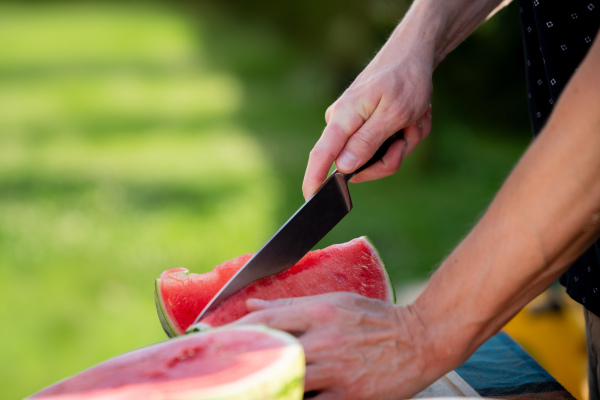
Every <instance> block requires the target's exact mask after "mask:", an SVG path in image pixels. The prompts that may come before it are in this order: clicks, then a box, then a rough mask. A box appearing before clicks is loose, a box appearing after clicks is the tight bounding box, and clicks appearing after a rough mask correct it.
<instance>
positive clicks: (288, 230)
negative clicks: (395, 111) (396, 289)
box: [188, 130, 403, 331]
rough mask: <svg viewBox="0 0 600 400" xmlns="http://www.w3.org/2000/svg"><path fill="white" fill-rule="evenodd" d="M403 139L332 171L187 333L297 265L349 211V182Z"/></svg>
mask: <svg viewBox="0 0 600 400" xmlns="http://www.w3.org/2000/svg"><path fill="white" fill-rule="evenodd" d="M402 137H403V131H402V130H400V131H398V132H396V133H395V134H393V135H392V136H391V137H389V138H388V139H387V140H386V141H385V142H384V143H383V144H382V145H381V147H380V148H379V149H378V150H377V152H376V153H375V154H374V155H373V157H372V158H371V159H370V160H369V161H367V162H366V163H365V164H364V165H363V166H361V167H360V168H358V169H357V170H356V171H354V172H352V173H349V174H342V173H341V172H339V171H337V170H335V171H334V172H333V173H332V174H331V175H330V176H329V178H328V179H327V180H326V181H325V183H323V185H322V186H321V188H320V189H319V190H318V191H317V192H316V193H315V194H314V195H313V196H312V197H311V198H309V199H308V200H307V201H306V202H305V203H304V204H303V205H302V206H301V207H300V208H299V209H298V210H297V211H296V212H295V213H294V215H292V216H291V217H290V219H288V220H287V222H286V223H285V224H283V226H282V227H281V228H279V230H278V231H277V232H275V234H274V235H273V236H272V237H271V238H270V239H269V240H268V241H267V242H266V243H265V244H264V245H263V246H262V247H261V248H260V250H258V251H257V252H256V253H255V254H254V256H252V258H250V260H248V261H247V262H246V264H244V266H243V267H242V268H240V269H239V270H238V271H237V273H236V274H235V275H233V276H232V277H231V278H230V279H229V281H228V282H227V283H226V284H225V285H224V286H223V287H222V288H221V290H219V292H218V293H217V294H216V295H215V296H214V297H213V298H212V299H211V301H210V302H209V303H208V304H207V305H206V306H205V307H204V309H203V310H202V312H200V314H198V316H197V317H196V320H195V321H194V323H193V324H192V325H191V326H190V328H188V331H191V330H194V325H196V324H197V323H198V322H199V321H200V320H201V319H202V318H203V317H205V316H206V315H207V314H208V313H210V312H212V311H213V310H214V309H216V308H217V307H218V306H219V305H220V304H221V303H222V302H223V301H224V300H225V299H227V298H228V297H229V296H231V295H232V294H233V293H235V292H237V291H238V290H240V289H242V288H243V287H245V286H247V285H248V284H250V283H252V282H254V281H256V280H258V279H260V278H264V277H266V276H269V275H273V274H276V273H278V272H281V271H283V270H285V269H287V268H289V267H291V266H292V265H294V264H296V263H297V262H298V261H299V260H300V259H301V258H302V257H304V255H305V254H306V253H308V252H309V251H310V250H311V249H312V248H313V247H314V246H315V245H316V244H317V243H318V242H319V241H320V240H321V239H323V238H324V237H325V235H327V233H329V231H331V229H333V227H335V226H336V225H337V224H338V222H340V221H341V220H342V219H343V218H344V217H345V216H346V215H347V214H348V213H349V212H350V210H352V200H351V199H350V192H349V191H348V181H349V180H350V179H352V178H353V177H354V176H355V175H356V174H358V173H360V172H361V171H363V170H365V169H366V168H368V167H370V166H371V165H373V164H374V163H375V162H377V161H379V160H380V159H381V158H382V157H383V156H384V155H385V153H386V152H387V151H388V149H389V147H390V146H391V144H392V143H393V142H395V141H396V140H398V139H401V138H402Z"/></svg>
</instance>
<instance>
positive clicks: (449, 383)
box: [414, 371, 481, 399]
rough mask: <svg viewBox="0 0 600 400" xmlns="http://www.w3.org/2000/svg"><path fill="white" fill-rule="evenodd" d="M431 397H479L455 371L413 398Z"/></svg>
mask: <svg viewBox="0 0 600 400" xmlns="http://www.w3.org/2000/svg"><path fill="white" fill-rule="evenodd" d="M433 397H463V398H464V397H481V396H480V395H479V393H477V392H476V391H475V389H473V388H472V387H471V386H470V385H469V384H468V383H467V382H465V380H464V379H463V378H461V377H460V375H458V374H457V373H456V372H455V371H451V372H449V373H447V374H446V375H444V376H443V377H441V378H440V379H438V380H437V381H435V382H434V383H433V385H431V386H429V387H428V388H427V389H425V390H423V391H422V392H421V393H419V394H417V395H416V396H415V397H414V398H419V399H424V398H433Z"/></svg>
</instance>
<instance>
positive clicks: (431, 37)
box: [386, 0, 510, 66]
mask: <svg viewBox="0 0 600 400" xmlns="http://www.w3.org/2000/svg"><path fill="white" fill-rule="evenodd" d="M509 2H510V0H508V1H507V0H477V1H473V0H455V1H439V0H415V1H414V2H413V4H412V6H411V8H410V9H409V11H408V12H407V13H406V15H405V16H404V18H403V20H402V21H401V23H400V24H399V25H398V27H397V28H396V29H395V31H394V32H393V33H392V35H391V37H390V40H389V41H388V44H386V46H387V45H390V46H393V45H400V42H406V41H407V38H408V37H412V36H414V35H419V36H420V38H419V40H412V41H410V42H412V43H415V44H418V45H419V46H421V49H422V50H423V51H424V52H425V53H426V54H428V56H429V57H431V61H432V65H433V66H436V65H437V64H439V63H440V62H441V61H442V60H443V59H444V58H445V57H446V55H447V54H448V53H449V52H450V51H452V50H453V49H454V48H455V47H456V46H458V45H459V44H460V43H461V42H462V41H463V40H464V39H465V38H466V37H467V36H469V34H471V33H472V32H473V31H474V30H475V29H476V28H477V27H478V26H479V25H480V24H481V23H482V22H484V21H485V20H486V18H487V17H488V16H489V15H490V14H491V13H492V12H493V11H494V10H495V9H496V8H498V7H499V6H500V5H506V4H507V3H509ZM395 42H398V43H397V44H396V43H395Z"/></svg>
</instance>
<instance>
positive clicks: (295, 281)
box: [154, 237, 395, 337]
mask: <svg viewBox="0 0 600 400" xmlns="http://www.w3.org/2000/svg"><path fill="white" fill-rule="evenodd" d="M250 257H251V254H246V255H242V256H239V257H237V258H234V259H232V260H230V261H227V262H225V263H223V264H220V265H218V266H216V267H215V269H214V270H213V271H212V272H208V273H205V274H194V273H188V272H189V271H188V270H187V269H184V268H174V269H169V270H167V271H164V272H163V273H162V274H161V276H160V278H158V279H157V280H156V284H155V292H154V296H155V301H156V308H157V311H158V316H159V319H160V321H161V324H162V326H163V329H164V330H165V332H166V333H167V335H169V336H170V337H173V336H179V335H182V334H184V333H185V330H186V329H187V328H188V327H189V326H190V325H191V324H192V323H193V322H194V320H195V318H196V316H197V315H198V314H199V313H200V311H202V309H204V307H205V306H206V304H208V302H209V301H210V299H211V298H212V297H213V296H214V295H215V294H216V293H217V292H218V291H219V289H220V288H221V287H222V286H223V285H224V284H225V283H226V282H227V281H228V280H229V278H231V276H233V274H235V272H236V271H237V270H238V269H239V268H241V267H242V266H243V265H244V264H245V263H246V261H248V259H249V258H250ZM341 291H344V292H353V293H357V294H360V295H363V296H367V297H370V298H374V299H380V300H384V301H389V302H394V301H395V294H394V289H393V286H392V284H391V281H390V279H389V275H388V273H387V270H386V269H385V265H384V264H383V261H382V260H381V257H380V256H379V253H378V252H377V250H376V249H375V247H374V246H373V244H372V243H371V242H370V241H369V240H368V239H367V238H366V237H359V238H356V239H354V240H351V241H349V242H347V243H342V244H336V245H332V246H329V247H327V248H325V249H323V250H314V251H311V252H310V253H308V254H307V255H306V256H304V257H303V258H302V259H301V260H300V261H299V262H298V263H297V264H296V265H294V266H293V267H290V268H289V269H287V270H285V271H282V272H280V273H278V274H275V275H272V276H268V277H266V278H263V279H260V280H258V281H256V282H253V283H251V284H250V285H248V286H246V287H245V288H243V289H242V290H240V291H238V292H237V293H235V294H234V295H232V296H231V297H229V298H228V299H227V300H225V301H224V302H223V304H222V305H221V306H220V307H219V308H218V309H216V310H215V311H213V312H212V313H211V314H209V315H207V316H206V318H204V319H202V321H201V322H202V323H205V324H208V325H211V326H221V325H225V324H227V323H229V322H232V321H235V320H236V319H239V318H241V317H242V316H244V315H246V314H247V311H246V305H245V301H246V299H248V298H258V299H265V300H273V299H278V298H286V297H302V296H312V295H317V294H323V293H329V292H341Z"/></svg>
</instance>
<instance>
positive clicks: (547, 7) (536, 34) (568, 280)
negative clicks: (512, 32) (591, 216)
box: [520, 0, 600, 316]
mask: <svg viewBox="0 0 600 400" xmlns="http://www.w3.org/2000/svg"><path fill="white" fill-rule="evenodd" d="M520 6H521V22H522V27H523V37H524V44H525V62H526V70H527V92H528V97H529V110H530V114H531V124H532V128H533V133H534V135H537V134H538V133H539V132H540V131H541V130H542V128H543V127H544V124H545V123H546V120H547V119H548V116H549V115H550V113H551V112H552V109H553V107H554V104H555V103H556V101H557V99H558V97H559V96H560V94H561V92H562V90H563V89H564V88H565V86H566V84H567V83H568V81H569V79H570V77H571V75H573V73H574V72H575V71H576V70H577V67H578V66H579V64H580V63H581V61H582V60H583V58H584V57H585V55H586V53H587V52H588V50H589V48H590V47H591V44H592V41H593V40H594V38H595V36H596V34H597V33H598V29H599V27H600V0H562V1H560V0H521V2H520ZM598 72H599V73H600V71H598ZM560 282H561V283H562V284H563V285H565V287H566V288H567V293H569V295H570V296H571V297H572V298H573V299H574V300H576V301H578V302H579V303H581V304H583V305H584V306H585V307H586V308H587V309H588V310H590V311H591V312H593V313H594V314H596V315H598V316H600V292H599V290H600V241H598V242H596V243H595V244H594V245H593V246H592V247H590V248H589V249H588V250H587V251H586V252H585V253H584V254H583V255H582V256H581V257H580V258H579V259H578V260H577V261H576V262H575V263H574V264H573V266H571V268H570V269H569V270H568V271H567V272H566V273H565V274H564V275H563V276H562V277H561V278H560Z"/></svg>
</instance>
